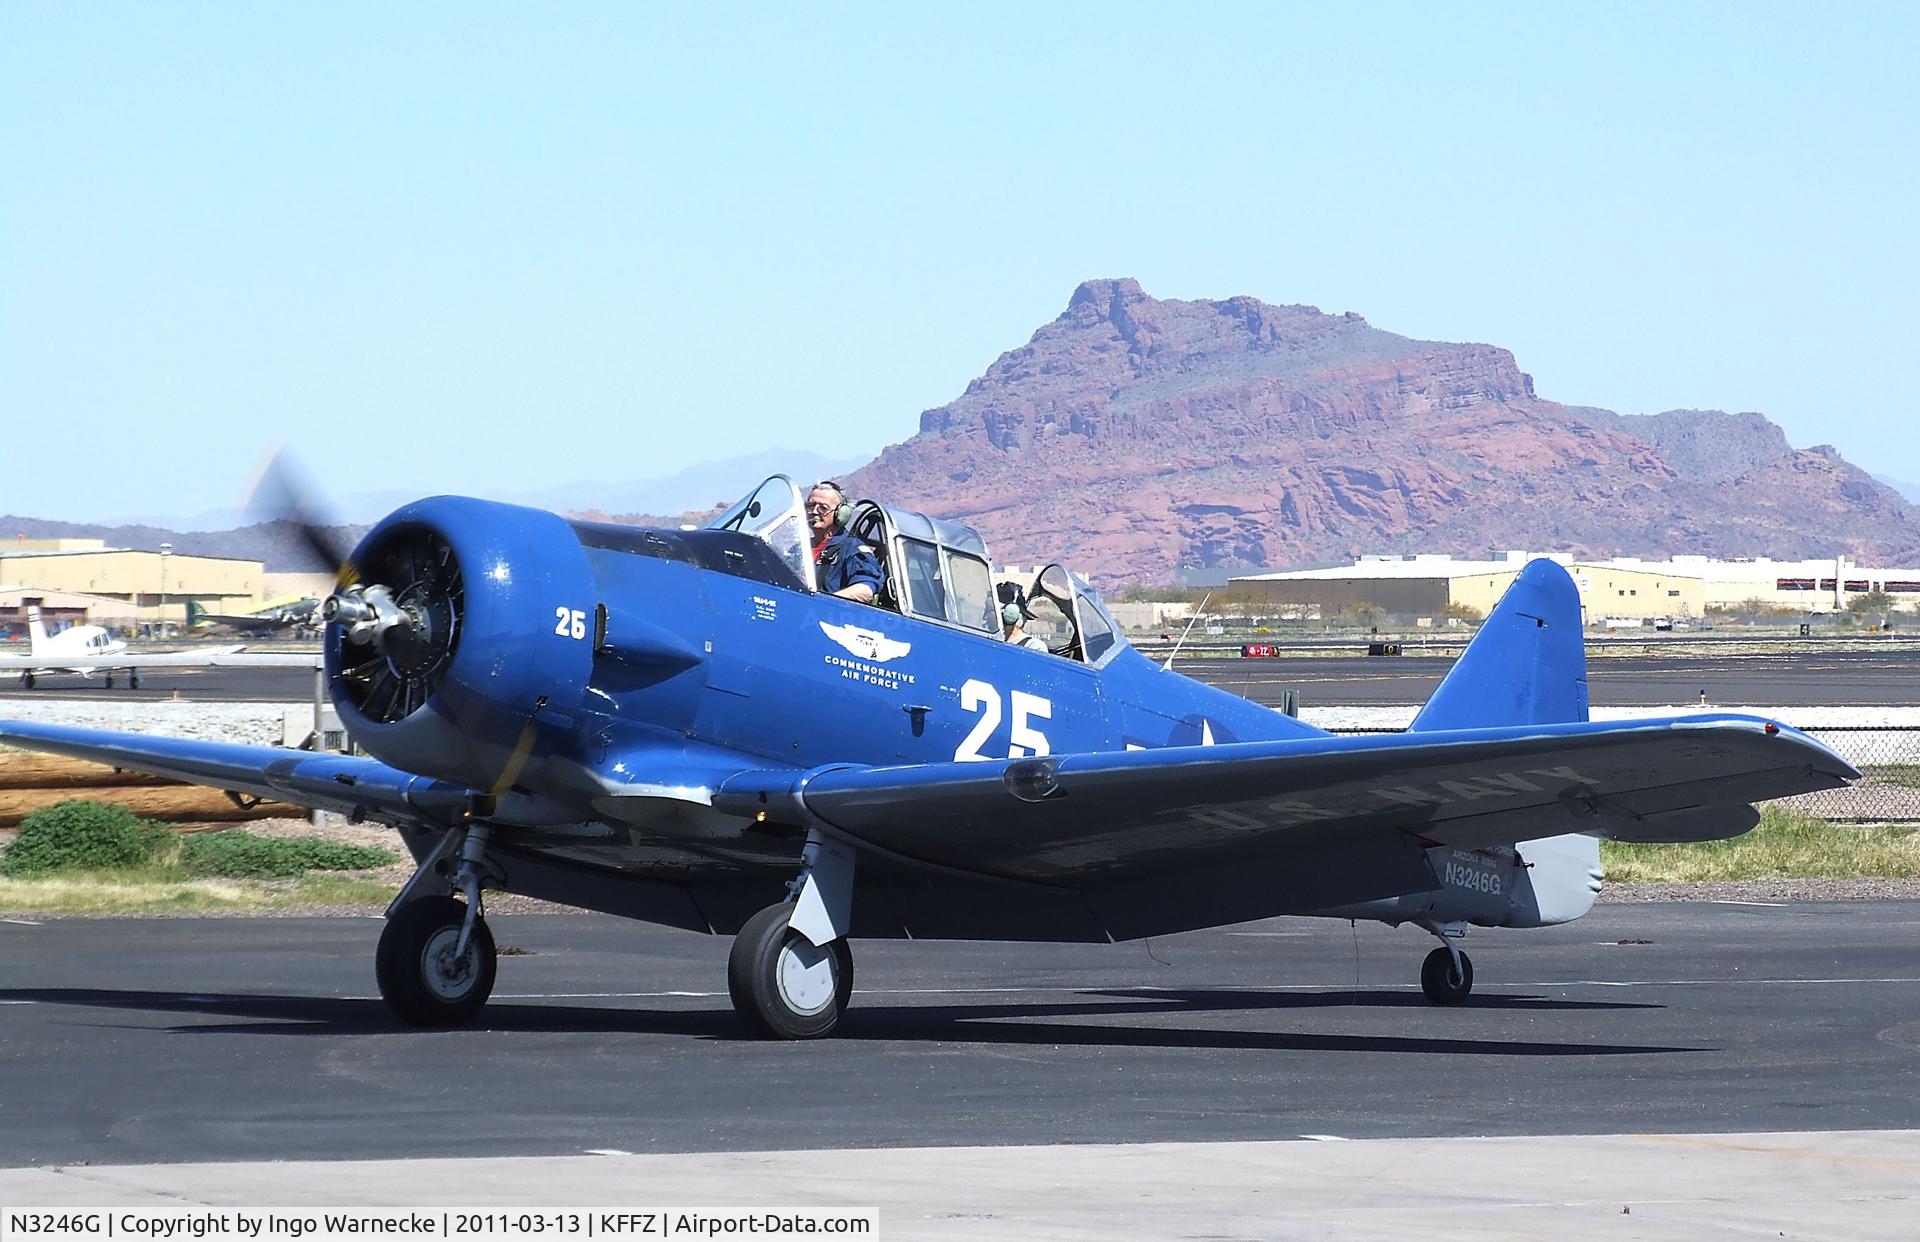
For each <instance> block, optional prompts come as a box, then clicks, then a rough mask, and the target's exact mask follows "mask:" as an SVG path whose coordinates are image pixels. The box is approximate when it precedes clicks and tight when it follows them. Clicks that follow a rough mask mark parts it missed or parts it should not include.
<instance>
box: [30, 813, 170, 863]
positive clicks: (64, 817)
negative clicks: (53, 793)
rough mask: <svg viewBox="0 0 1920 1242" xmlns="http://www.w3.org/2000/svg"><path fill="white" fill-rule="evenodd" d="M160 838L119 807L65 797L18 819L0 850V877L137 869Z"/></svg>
mask: <svg viewBox="0 0 1920 1242" xmlns="http://www.w3.org/2000/svg"><path fill="white" fill-rule="evenodd" d="M161 836H162V833H161V831H160V830H159V829H157V828H155V827H154V826H152V825H150V824H147V823H145V822H143V821H142V820H140V819H139V818H138V817H137V816H135V815H134V813H133V812H132V811H129V810H128V809H127V808H126V807H124V806H114V805H112V804H111V803H106V802H87V801H82V800H80V799H77V798H69V799H68V800H67V801H65V802H58V803H55V804H54V805H53V806H43V807H41V808H40V809H39V810H37V811H35V812H33V813H32V814H31V815H29V816H27V817H26V818H25V819H24V820H22V821H20V835H19V836H18V837H16V838H14V842H13V844H12V845H10V846H8V847H7V850H6V853H4V854H0V875H36V874H40V873H43V872H48V871H101V870H107V869H110V868H115V867H137V866H139V865H140V864H142V863H144V862H147V861H148V860H150V859H151V858H152V857H153V852H154V848H155V847H156V845H158V843H159V841H160V840H161Z"/></svg>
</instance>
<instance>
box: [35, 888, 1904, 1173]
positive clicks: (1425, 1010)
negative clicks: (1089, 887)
mask: <svg viewBox="0 0 1920 1242" xmlns="http://www.w3.org/2000/svg"><path fill="white" fill-rule="evenodd" d="M379 929H380V923H379V922H378V921H377V920H374V919H366V918H358V919H152V920H85V919H76V920H53V921H46V922H42V923H39V924H31V923H21V922H5V921H0V1084H4V1090H0V1167H4V1166H25V1165H55V1164H58V1165H71V1164H75V1163H91V1164H143V1163H155V1162H178V1161H229V1160H289V1159H315V1160H338V1159H345V1158H356V1159H383V1158H393V1157H403V1156H405V1157H434V1156H445V1157H484V1156H565V1155H579V1154H581V1153H585V1152H592V1151H602V1150H619V1151H627V1152H635V1153H648V1152H656V1153H658V1152H700V1151H705V1152H731V1151H752V1150H790V1149H827V1148H848V1147H916V1146H920V1147H924V1146H958V1145H970V1144H971V1145H983V1146H1000V1145H1006V1144H1058V1143H1071V1144H1080V1143H1142V1142H1177V1141H1207V1142H1219V1141H1224V1140H1264V1139H1298V1138H1300V1137H1301V1136H1318V1137H1322V1138H1329V1137H1331V1138H1403V1139H1429V1138H1443V1137H1449V1136H1466V1135H1490V1136H1498V1135H1551V1134H1561V1135H1571V1134H1597V1133H1647V1132H1656V1133H1657V1132H1666V1133H1703V1132H1705V1133H1712V1132H1734V1131H1740V1132H1751V1131H1811V1130H1858V1129H1885V1128H1900V1127H1907V1128H1912V1127H1920V906H1916V905H1914V904H1910V903H1897V902H1894V903H1867V902H1861V903H1831V904H1790V905H1768V904H1711V903H1692V904H1662V905H1602V906H1600V907H1598V908H1596V910H1595V911H1594V913H1593V914H1591V915H1590V916H1589V917H1588V918H1586V919H1585V920H1583V921H1581V922H1578V923H1575V924H1571V925H1568V926H1565V927H1560V928H1550V929H1545V930H1540V931H1525V932H1500V931H1483V932H1477V933H1475V934H1474V936H1473V937H1472V938H1471V939H1470V940H1469V942H1468V948H1469V950H1470V951H1471V952H1472V954H1473V956H1474V960H1475V966H1476V974H1477V984H1476V987H1477V990H1476V993H1475V995H1474V996H1473V997H1472V998H1471V999H1470V1001H1469V1002H1468V1003H1467V1004H1466V1005H1464V1006H1461V1007H1459V1008H1456V1009H1441V1008H1435V1007H1432V1006H1430V1005H1428V1004H1427V1003H1426V1002H1425V1001H1424V1000H1423V999H1422V998H1421V996H1420V994H1419V992H1418V989H1417V987H1416V986H1415V983H1414V978H1415V974H1416V972H1417V970H1418V967H1419V963H1420V959H1421V957H1422V956H1423V955H1424V954H1425V953H1426V952H1427V951H1428V949H1429V948H1430V947H1431V946H1432V941H1431V940H1430V939H1429V938H1428V937H1426V936H1424V935H1422V934H1420V933H1418V932H1415V931H1412V930H1411V929H1400V930H1397V931H1396V930H1391V929H1387V928H1383V927H1379V926H1376V925H1362V926H1359V927H1350V926H1349V925H1348V924H1345V923H1338V922H1331V921H1324V920H1304V919H1282V920H1274V921H1270V922H1267V923H1261V924H1252V925H1247V926H1243V927H1238V928H1231V929H1219V930H1213V931H1206V932H1195V933H1189V934H1186V935H1181V936H1174V937H1168V938H1164V939H1158V940H1154V941H1152V942H1150V943H1142V944H1128V945H1107V946H1088V945H1068V946H1061V945H1003V944H945V943H881V942H861V943H859V944H858V945H857V946H856V962H857V971H858V974H857V991H856V995H855V998H854V1004H853V1008H852V1010H851V1011H850V1012H849V1014H848V1016H847V1018H846V1020H845V1022H844V1024H843V1026H842V1033H841V1034H840V1035H839V1036H837V1037H835V1038H833V1039H830V1040H825V1041H820V1042H815V1043H802V1044H782V1043H771V1042H763V1041H760V1040H756V1039H751V1038H748V1037H747V1036H746V1035H745V1033H744V1030H743V1028H742V1026H741V1024H740V1023H739V1021H738V1020H737V1019H736V1017H735V1015H734V1014H733V1013H732V1011H731V1008H730V1007H729V1005H728V1003H727V1000H726V996H725V986H724V981H723V980H724V976H723V967H724V962H725V957H726V952H727V947H728V945H727V942H726V941H724V940H720V939H713V938H707V937H700V936H695V935H690V934H687V933H681V932H671V931H665V930H660V929H656V928H651V927H648V926H646V925H643V924H637V923H630V922H625V921H621V920H616V919H612V918H604V917H598V916H588V915H579V916H572V915H567V916H560V915H555V916H532V915H527V916H506V917H501V918H498V919H497V920H496V921H495V931H496V935H497V937H498V939H499V941H500V943H501V944H502V945H503V946H513V947H514V949H516V950H522V951H523V952H517V953H515V954H513V955H510V956H506V957H503V958H502V960H501V964H500V977H499V984H498V987H497V988H496V992H495V997H494V1000H493V1002H492V1003H491V1004H490V1005H489V1006H488V1008H487V1009H486V1010H485V1011H483V1013H482V1015H481V1018H480V1020H479V1021H478V1022H477V1023H476V1024H475V1025H473V1026H471V1027H468V1028H464V1029H460V1030H452V1031H417V1030H412V1029H407V1028H402V1027H400V1026H398V1025H397V1024H396V1023H395V1022H394V1021H393V1020H392V1019H391V1018H390V1017H388V1016H387V1014H386V1012H385V1010H384V1008H383V1006H382V1005H381V1003H380V1002H379V1001H378V1000H377V999H376V998H375V996H374V991H373V988H372V953H373V946H374V943H375V940H376V939H377V937H378V934H379Z"/></svg>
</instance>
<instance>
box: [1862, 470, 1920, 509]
mask: <svg viewBox="0 0 1920 1242" xmlns="http://www.w3.org/2000/svg"><path fill="white" fill-rule="evenodd" d="M1873 477H1874V478H1876V479H1878V480H1880V481H1881V482H1882V483H1885V484H1886V485H1887V486H1888V487H1891V488H1892V489H1893V490H1894V491H1896V492H1899V493H1900V494H1901V495H1902V496H1904V497H1906V498H1907V500H1908V502H1909V503H1913V504H1920V483H1903V482H1901V481H1900V480H1899V479H1889V478H1888V477H1887V476H1886V475H1884V474H1876V475H1874V476H1873Z"/></svg>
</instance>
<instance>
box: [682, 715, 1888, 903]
mask: <svg viewBox="0 0 1920 1242" xmlns="http://www.w3.org/2000/svg"><path fill="white" fill-rule="evenodd" d="M1858 775H1859V773H1858V772H1856V771H1855V770H1854V769H1853V768H1852V766H1850V765H1849V764H1848V763H1847V762H1846V761H1845V760H1844V759H1841V758H1840V757H1839V756H1838V755H1835V754H1834V753H1833V752H1832V751H1830V750H1828V749H1827V748H1826V747H1824V746H1822V745H1820V744H1819V743H1818V742H1815V741H1813V740H1812V739H1811V738H1808V737H1807V736H1805V735H1804V734H1801V733H1799V732H1797V731H1795V730H1792V729H1788V728H1785V727H1783V726H1780V725H1777V724H1773V723H1770V722H1767V721H1763V720H1760V719H1756V718H1753V717H1746V716H1736V715H1731V714H1711V715H1692V716H1686V717H1675V718H1662V719H1654V720H1645V721H1636V722H1630V723H1621V722H1609V723H1579V724H1562V725H1531V726H1523V727H1512V728H1502V729H1477V730H1461V731H1454V732H1429V733H1406V734H1395V735H1382V736H1356V737H1312V738H1303V739H1289V740H1286V741H1276V742H1250V743H1238V744H1233V745H1223V746H1211V747H1207V746H1186V747H1171V748H1165V749H1159V750H1139V751H1130V752H1124V753H1112V752H1109V753H1099V754H1077V755H1059V756H1050V757H1046V758H1029V759H1012V760H1001V761H994V762H987V763H947V764H932V765H924V766H918V767H886V768H841V769H825V770H815V771H813V772H810V773H807V774H805V775H804V776H802V777H800V778H798V779H795V780H786V779H784V778H781V777H779V776H777V775H776V774H773V773H766V772H755V773H747V774H742V775H741V776H739V777H735V778H733V779H731V780H728V781H726V782H724V783H723V784H722V785H721V787H720V789H719V791H718V792H717V793H716V795H715V797H714V806H715V807H716V808H717V809H721V810H727V811H734V812H738V813H748V814H751V813H754V812H755V811H757V810H766V811H768V813H769V815H771V816H773V817H775V818H776V819H777V818H779V817H780V816H781V815H782V813H783V812H784V813H786V814H789V815H791V814H793V812H794V811H795V810H798V811H799V812H800V817H802V818H808V817H811V818H812V819H813V820H816V821H817V822H819V823H821V824H822V825H824V826H825V827H827V828H829V829H832V830H835V831H837V832H838V833H840V834H842V835H844V836H845V837H846V838H849V839H850V840H852V841H854V842H856V843H859V844H863V845H865V846H867V847H869V848H871V849H875V850H878V851H880V852H883V853H884V854H887V855H889V856H892V857H894V858H896V859H902V860H911V861H915V862H919V863H923V864H927V865H930V866H934V867H940V868H951V869H957V870H962V871H967V872H972V873H974V874H988V875H993V876H998V877H1000V878H1003V879H1006V880H1013V881H1025V882H1029V883H1039V884H1046V885H1051V886H1059V887H1063V888H1072V889H1076V890H1079V891H1081V892H1083V893H1085V894H1086V895H1087V898H1088V900H1089V902H1090V904H1092V905H1093V907H1094V908H1095V909H1096V910H1097V911H1098V912H1099V914H1100V917H1101V919H1102V922H1103V923H1104V924H1105V925H1106V926H1107V927H1108V928H1109V930H1110V932H1111V933H1112V934H1114V935H1115V936H1116V938H1124V937H1126V936H1133V935H1148V934H1158V932H1160V931H1170V930H1177V929H1178V928H1181V927H1193V926H1206V925H1211V924H1218V923H1225V922H1232V921H1238V920H1240V919H1250V918H1259V917H1266V916H1268V915H1273V914H1284V913H1297V912H1304V911H1309V910H1318V909H1325V908H1328V907H1330V906H1335V905H1341V904H1346V903H1349V902H1355V901H1362V900H1372V899H1375V898H1379V897H1385V896H1397V895H1400V894H1404V893H1412V892H1423V891H1427V890H1429V889H1431V888H1433V887H1435V886H1436V881H1435V880H1434V878H1433V873H1432V869H1431V867H1430V866H1429V865H1428V863H1427V862H1426V860H1425V849H1426V847H1429V846H1432V845H1436V844H1439V845H1450V846H1454V847H1457V848H1462V849H1476V848H1485V847H1491V846H1501V845H1512V844H1514V843H1516V842H1521V841H1529V840H1535V839H1538V838H1541V837H1548V836H1556V835H1560V834H1564V833H1585V834H1588V835H1592V836H1599V837H1611V838H1614V839H1619V840H1638V841H1699V840H1712V839H1717V838H1720V837H1727V836H1733V835H1736V834H1738V833H1740V832H1743V831H1745V830H1746V829H1747V828H1750V827H1752V826H1753V824H1754V823H1755V822H1756V821H1757V819H1758V812H1756V811H1754V810H1753V809H1752V806H1751V804H1752V803H1754V802H1758V801H1763V800H1766V799H1769V798H1779V797H1785V796H1787V795H1790V794H1798V793H1806V792H1810V791H1813V790H1818V789H1830V788H1835V787H1838V786H1841V785H1843V784H1845V783H1846V782H1847V781H1848V780H1849V779H1851V778H1853V777H1856V776H1858Z"/></svg>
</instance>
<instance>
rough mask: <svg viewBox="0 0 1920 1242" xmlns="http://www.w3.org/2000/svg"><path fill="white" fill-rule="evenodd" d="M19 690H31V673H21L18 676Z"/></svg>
mask: <svg viewBox="0 0 1920 1242" xmlns="http://www.w3.org/2000/svg"><path fill="white" fill-rule="evenodd" d="M20 688H21V689H22V690H31V689H33V674H32V673H22V674H20Z"/></svg>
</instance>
